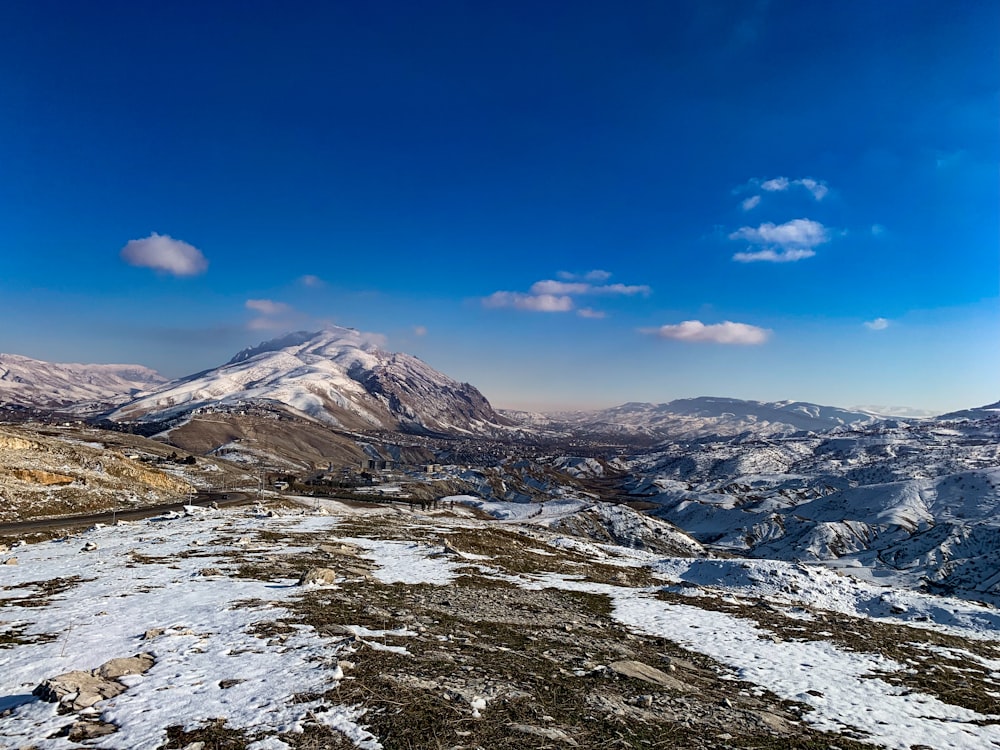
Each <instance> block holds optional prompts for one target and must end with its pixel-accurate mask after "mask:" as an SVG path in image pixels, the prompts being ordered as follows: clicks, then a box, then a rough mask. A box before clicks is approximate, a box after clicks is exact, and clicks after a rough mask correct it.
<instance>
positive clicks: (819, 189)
mask: <svg viewBox="0 0 1000 750" xmlns="http://www.w3.org/2000/svg"><path fill="white" fill-rule="evenodd" d="M793 184H794V185H801V186H802V187H804V188H805V189H806V190H808V191H809V192H810V193H812V197H813V198H815V199H816V200H818V201H821V200H823V197H824V196H825V195H826V194H827V193H829V192H830V188H828V187H827V186H826V183H825V182H820V181H819V180H814V179H812V178H811V177H804V178H802V179H801V180H795V182H794V183H793Z"/></svg>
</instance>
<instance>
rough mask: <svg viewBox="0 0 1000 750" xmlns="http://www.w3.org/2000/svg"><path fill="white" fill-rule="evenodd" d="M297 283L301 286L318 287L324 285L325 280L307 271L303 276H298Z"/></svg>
mask: <svg viewBox="0 0 1000 750" xmlns="http://www.w3.org/2000/svg"><path fill="white" fill-rule="evenodd" d="M299 283H300V284H302V286H308V287H320V286H324V285H325V282H324V281H323V279H321V278H320V277H319V276H314V275H313V274H311V273H307V274H306V275H305V276H299Z"/></svg>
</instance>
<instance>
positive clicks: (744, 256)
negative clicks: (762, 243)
mask: <svg viewBox="0 0 1000 750" xmlns="http://www.w3.org/2000/svg"><path fill="white" fill-rule="evenodd" d="M815 254H816V253H815V252H814V251H813V250H774V249H772V248H767V249H766V250H757V251H755V252H752V253H736V254H735V255H733V260H735V261H737V262H738V263H756V262H757V261H763V262H765V263H794V262H795V261H797V260H804V259H805V258H811V257H813V256H814V255H815Z"/></svg>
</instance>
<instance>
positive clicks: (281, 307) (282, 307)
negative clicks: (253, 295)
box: [246, 299, 292, 315]
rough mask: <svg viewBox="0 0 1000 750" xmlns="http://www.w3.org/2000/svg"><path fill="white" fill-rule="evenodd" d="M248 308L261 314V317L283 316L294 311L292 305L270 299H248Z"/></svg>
mask: <svg viewBox="0 0 1000 750" xmlns="http://www.w3.org/2000/svg"><path fill="white" fill-rule="evenodd" d="M246 308H247V309H248V310H254V311H255V312H259V313H260V314H261V315H283V314H285V313H288V312H291V311H292V308H291V306H290V305H286V304H285V303H284V302H275V301H274V300H269V299H248V300H247V301H246Z"/></svg>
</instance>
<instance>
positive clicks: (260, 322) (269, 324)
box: [243, 299, 315, 331]
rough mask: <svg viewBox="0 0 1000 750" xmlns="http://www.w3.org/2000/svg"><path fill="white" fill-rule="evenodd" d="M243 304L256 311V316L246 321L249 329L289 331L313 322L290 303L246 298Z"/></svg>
mask: <svg viewBox="0 0 1000 750" xmlns="http://www.w3.org/2000/svg"><path fill="white" fill-rule="evenodd" d="M243 306H244V307H246V309H247V310H252V311H253V312H255V313H257V317H255V318H253V319H252V320H251V321H250V322H249V323H247V328H249V329H250V330H251V331H290V330H292V329H293V328H296V327H299V326H302V325H304V324H313V323H314V322H315V321H311V320H310V318H309V316H307V315H305V314H303V313H301V312H299V311H298V310H296V309H295V308H294V307H292V306H291V305H289V304H287V303H285V302H275V301H274V300H272V299H248V300H247V301H246V302H244V303H243Z"/></svg>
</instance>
